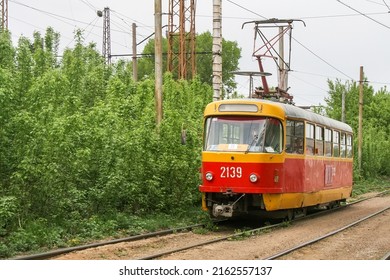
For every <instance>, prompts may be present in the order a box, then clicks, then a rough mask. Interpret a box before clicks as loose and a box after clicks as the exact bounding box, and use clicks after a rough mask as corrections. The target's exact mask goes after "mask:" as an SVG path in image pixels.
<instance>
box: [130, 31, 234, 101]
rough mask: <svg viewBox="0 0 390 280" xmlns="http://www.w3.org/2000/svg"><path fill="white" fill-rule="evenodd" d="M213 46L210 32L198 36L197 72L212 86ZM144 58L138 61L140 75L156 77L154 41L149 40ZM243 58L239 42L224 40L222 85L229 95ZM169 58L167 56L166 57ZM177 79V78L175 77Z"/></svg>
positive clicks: (164, 50) (163, 42) (164, 62)
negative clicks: (235, 73) (239, 63)
mask: <svg viewBox="0 0 390 280" xmlns="http://www.w3.org/2000/svg"><path fill="white" fill-rule="evenodd" d="M162 46H163V53H164V54H167V53H168V40H167V39H165V38H164V39H163V41H162ZM212 46H213V38H212V35H211V33H210V32H205V33H202V34H199V35H197V36H196V52H197V55H196V70H197V75H198V76H199V79H200V81H201V82H202V83H206V84H208V85H212V78H213V73H212V69H213V66H212V63H213V60H212V59H213V55H212ZM142 53H143V54H144V57H143V58H141V59H139V61H138V75H139V77H140V78H141V79H143V78H145V77H146V78H147V77H151V76H153V75H154V56H151V55H150V54H153V53H154V40H153V39H152V40H149V42H148V43H147V44H146V45H145V48H144V50H143V52H142ZM240 57H241V49H240V48H239V47H238V44H237V42H233V41H227V40H225V39H223V40H222V61H223V68H222V83H223V87H224V90H225V92H226V93H227V94H230V93H232V92H233V90H234V88H235V87H236V83H235V81H234V74H233V72H234V71H237V70H238V61H239V59H240ZM165 58H167V56H165ZM163 69H168V66H167V59H163ZM174 78H175V77H174Z"/></svg>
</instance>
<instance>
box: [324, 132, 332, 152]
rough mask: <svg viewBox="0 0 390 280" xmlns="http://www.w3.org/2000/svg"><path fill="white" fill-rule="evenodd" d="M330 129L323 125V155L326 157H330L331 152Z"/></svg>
mask: <svg viewBox="0 0 390 280" xmlns="http://www.w3.org/2000/svg"><path fill="white" fill-rule="evenodd" d="M332 136H333V135H332V130H331V129H329V128H326V127H325V135H324V138H325V139H324V140H325V146H324V148H325V150H324V155H325V156H326V157H331V156H332V154H333V145H332Z"/></svg>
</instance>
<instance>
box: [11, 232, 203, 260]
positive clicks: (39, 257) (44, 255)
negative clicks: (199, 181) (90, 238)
mask: <svg viewBox="0 0 390 280" xmlns="http://www.w3.org/2000/svg"><path fill="white" fill-rule="evenodd" d="M203 226H205V225H204V224H195V225H190V226H185V227H179V228H173V229H167V230H162V231H156V232H151V233H145V234H139V235H134V236H129V237H124V238H119V239H113V240H108V241H102V242H96V243H91V244H86V245H80V246H74V247H68V248H63V249H58V250H53V251H49V252H44V253H38V254H33V255H26V256H19V257H15V258H13V260H45V259H50V258H53V257H57V256H60V255H63V254H67V253H71V252H74V251H81V250H86V249H90V248H97V247H101V246H106V245H111V244H117V243H121V242H131V241H137V240H142V239H147V238H152V237H156V236H164V235H168V234H173V233H177V232H183V231H188V230H192V229H194V228H198V227H203Z"/></svg>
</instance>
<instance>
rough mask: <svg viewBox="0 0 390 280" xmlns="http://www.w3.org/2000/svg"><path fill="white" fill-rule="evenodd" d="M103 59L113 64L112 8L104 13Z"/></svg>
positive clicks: (106, 9) (105, 9)
mask: <svg viewBox="0 0 390 280" xmlns="http://www.w3.org/2000/svg"><path fill="white" fill-rule="evenodd" d="M102 52H103V57H104V59H105V61H106V63H107V64H110V63H111V34H110V8H108V7H106V8H104V11H103V49H102Z"/></svg>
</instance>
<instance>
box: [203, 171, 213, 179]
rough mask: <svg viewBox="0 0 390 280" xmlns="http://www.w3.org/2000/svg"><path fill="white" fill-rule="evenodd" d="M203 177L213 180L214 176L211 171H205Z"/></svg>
mask: <svg viewBox="0 0 390 280" xmlns="http://www.w3.org/2000/svg"><path fill="white" fill-rule="evenodd" d="M205 178H206V180H207V181H211V180H213V178H214V176H213V173H211V172H207V173H206V175H205Z"/></svg>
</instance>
